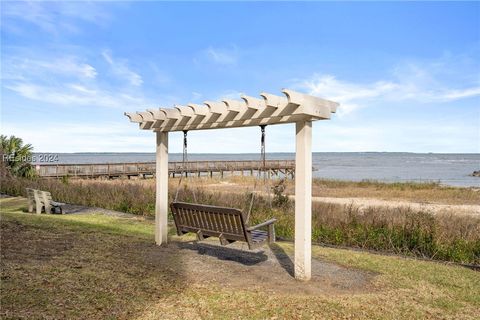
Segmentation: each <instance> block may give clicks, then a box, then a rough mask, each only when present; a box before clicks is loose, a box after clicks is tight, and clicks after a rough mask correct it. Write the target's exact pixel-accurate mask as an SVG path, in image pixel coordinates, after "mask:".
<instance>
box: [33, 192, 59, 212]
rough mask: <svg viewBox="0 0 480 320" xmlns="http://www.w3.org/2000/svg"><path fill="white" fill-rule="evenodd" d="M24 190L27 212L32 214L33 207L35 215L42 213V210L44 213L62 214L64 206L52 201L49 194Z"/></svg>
mask: <svg viewBox="0 0 480 320" xmlns="http://www.w3.org/2000/svg"><path fill="white" fill-rule="evenodd" d="M26 190H27V198H28V212H33V207H34V206H35V209H36V213H37V214H40V213H42V209H44V210H45V213H60V214H62V213H63V209H62V205H64V203H61V202H55V201H53V199H52V195H51V194H50V192H48V191H42V190H36V189H31V188H26ZM52 210H53V212H52Z"/></svg>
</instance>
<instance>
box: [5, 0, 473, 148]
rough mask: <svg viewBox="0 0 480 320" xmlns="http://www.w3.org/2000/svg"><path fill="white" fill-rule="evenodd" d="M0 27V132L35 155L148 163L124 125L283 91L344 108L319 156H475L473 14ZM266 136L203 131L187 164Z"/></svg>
mask: <svg viewBox="0 0 480 320" xmlns="http://www.w3.org/2000/svg"><path fill="white" fill-rule="evenodd" d="M1 15H2V17H1V18H2V19H1V37H2V39H1V40H2V45H1V62H2V69H1V79H2V80H1V126H2V129H1V132H2V134H8V135H10V134H14V135H18V136H20V137H22V138H23V139H24V140H25V141H27V142H29V143H32V144H33V145H34V147H35V150H36V151H39V152H82V151H83V152H109V151H114V152H153V151H154V143H155V142H154V140H155V139H154V134H153V133H151V132H148V131H146V132H143V131H140V130H139V129H138V127H137V126H136V125H135V124H132V123H129V121H128V119H127V118H126V117H125V116H123V112H124V111H137V110H138V111H141V110H144V109H147V108H154V107H171V106H173V105H174V104H187V103H189V102H193V103H201V102H203V101H206V100H215V99H221V98H225V97H229V98H238V97H239V96H240V94H248V95H252V96H258V94H259V93H260V92H262V91H265V92H270V93H274V94H280V90H281V89H282V88H291V89H294V90H298V91H302V92H305V93H309V94H314V95H318V96H320V97H324V98H327V99H331V100H335V101H338V102H340V103H341V107H340V109H339V112H338V113H337V114H336V115H335V116H334V117H333V118H332V120H330V121H317V122H315V123H314V144H313V149H314V151H318V152H322V151H407V152H445V153H447V152H476V153H478V152H480V4H479V3H478V2H476V3H475V2H472V3H467V2H462V3H446V2H437V3H416V2H408V3H379V2H366V3H359V2H353V3H347V2H340V3H330V2H326V3H324V2H315V3H313V2H301V3H300V2H295V3H293V2H292V3H285V2H281V3H274V2H263V3H259V2H256V3H251V2H250V3H249V2H246V3H231V2H230V3H226V2H210V3H199V2H195V3H188V2H183V3H173V2H138V3H128V2H87V3H86V2H68V3H56V2H2V10H1ZM258 131H259V130H258V128H242V129H229V130H215V131H199V132H192V133H191V134H190V144H189V147H190V151H191V152H232V153H235V152H258V149H259V146H258V140H259V137H258V134H259V132H258ZM267 135H268V137H267V151H269V152H292V151H294V148H295V146H294V128H293V126H292V125H282V126H271V127H269V128H268V129H267ZM180 149H181V142H180V135H179V134H172V138H171V144H170V150H171V151H172V152H179V151H180Z"/></svg>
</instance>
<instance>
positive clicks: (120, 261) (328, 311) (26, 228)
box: [0, 198, 480, 319]
mask: <svg viewBox="0 0 480 320" xmlns="http://www.w3.org/2000/svg"><path fill="white" fill-rule="evenodd" d="M0 206H1V227H2V229H1V230H2V248H1V249H2V250H1V254H2V259H1V311H0V315H1V317H2V319H13V318H15V319H16V318H28V319H37V318H50V319H52V318H55V319H57V318H67V319H76V318H82V319H118V318H122V319H199V318H204V319H210V318H214V319H231V318H244V319H310V318H311V319H318V318H340V319H371V318H373V319H415V318H417V319H425V318H431V319H437V318H442V319H443V318H445V319H479V318H480V311H479V310H480V273H479V272H476V271H472V270H469V269H466V268H462V267H458V266H451V265H445V264H441V263H434V262H424V261H416V260H412V259H404V258H400V257H391V256H382V255H374V254H369V253H362V252H354V251H349V250H339V249H330V248H323V247H318V246H315V247H314V248H313V256H314V257H315V258H317V259H323V260H328V261H331V262H335V263H338V264H340V265H343V266H347V267H350V268H359V269H363V270H369V271H372V272H374V273H376V274H378V275H377V276H375V277H374V280H373V283H372V288H371V289H370V290H368V291H365V292H356V293H353V292H352V293H343V294H318V295H305V294H291V293H283V292H281V290H279V291H276V292H267V291H263V290H262V289H261V288H255V289H245V290H238V289H232V288H229V286H228V284H227V285H224V286H220V285H218V284H214V283H211V282H207V281H205V282H202V281H197V282H196V283H195V284H190V283H188V282H186V281H185V277H186V275H185V274H184V273H182V270H181V268H179V265H180V264H181V261H173V260H172V261H169V262H168V263H169V264H168V266H169V267H165V264H162V266H163V267H160V266H159V264H158V260H155V259H154V257H153V258H152V257H151V256H152V254H151V253H152V252H155V250H160V249H161V248H157V247H156V246H155V245H154V236H153V222H152V221H150V220H142V219H129V218H119V217H113V216H105V215H100V214H99V215H95V214H94V215H62V216H60V215H35V214H28V213H25V212H24V210H25V208H26V202H25V200H24V199H22V198H6V199H0ZM171 240H172V241H177V238H176V236H174V235H173V234H172V236H171ZM279 245H280V246H281V247H282V248H283V249H284V250H285V251H286V252H292V250H293V248H292V244H291V243H279ZM211 269H212V270H213V271H215V270H214V269H215V265H212V267H211ZM212 270H205V272H212ZM238 276H239V277H241V276H242V275H238Z"/></svg>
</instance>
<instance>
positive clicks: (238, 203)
mask: <svg viewBox="0 0 480 320" xmlns="http://www.w3.org/2000/svg"><path fill="white" fill-rule="evenodd" d="M26 187H33V188H38V189H42V190H48V191H50V192H51V193H52V196H53V197H54V199H55V200H57V201H61V202H66V203H73V204H81V205H85V206H93V207H101V208H105V209H111V210H117V211H122V212H127V213H133V214H138V215H153V214H154V208H155V189H154V184H153V183H152V182H151V181H142V180H138V181H129V180H117V181H86V180H78V181H63V182H62V181H58V180H33V181H32V180H27V179H15V180H8V181H3V183H2V185H1V191H2V192H3V193H7V194H10V195H23V196H25V188H26ZM175 187H176V181H172V184H171V190H174V188H175ZM418 188H420V187H418ZM195 189H196V192H195V193H196V198H197V201H198V202H200V203H205V204H213V205H221V206H228V207H236V208H240V209H243V210H245V209H246V208H247V207H248V205H249V199H250V196H249V194H248V193H247V192H245V193H238V192H236V193H225V192H220V191H216V190H215V189H208V188H195ZM179 196H180V199H181V200H182V201H186V202H193V194H192V189H189V188H188V187H187V186H186V185H183V186H182V188H181V189H180V193H179ZM172 198H173V191H172V193H171V194H170V200H172ZM274 200H275V199H274ZM271 203H272V199H268V198H265V197H260V196H257V199H256V201H255V203H254V207H253V212H252V217H251V223H252V224H254V223H257V222H260V221H263V220H265V219H267V218H271V217H276V218H277V219H278V222H277V224H276V232H277V235H278V236H280V237H281V238H283V239H287V240H291V239H293V235H294V227H293V226H294V212H293V211H294V210H293V203H292V201H291V200H289V201H287V202H286V203H282V204H280V205H278V204H277V205H275V201H273V203H274V205H273V206H272V205H271ZM312 240H313V241H315V242H317V243H322V244H330V245H341V246H349V247H356V248H363V249H370V250H377V251H381V252H390V253H397V254H403V255H409V256H420V257H426V258H432V259H438V260H445V261H453V262H461V263H471V264H477V265H480V218H478V217H469V216H461V215H455V214H436V215H434V214H433V213H431V212H428V211H424V210H414V209H411V208H409V207H399V208H385V207H367V208H362V210H360V209H359V208H358V207H356V206H353V205H339V204H331V203H322V202H315V203H314V204H313V216H312Z"/></svg>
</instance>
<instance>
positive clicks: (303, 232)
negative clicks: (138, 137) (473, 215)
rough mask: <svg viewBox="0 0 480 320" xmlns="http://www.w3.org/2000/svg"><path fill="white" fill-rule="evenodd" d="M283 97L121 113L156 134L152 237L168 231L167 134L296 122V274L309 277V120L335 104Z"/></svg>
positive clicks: (290, 94)
mask: <svg viewBox="0 0 480 320" xmlns="http://www.w3.org/2000/svg"><path fill="white" fill-rule="evenodd" d="M282 92H283V93H284V95H285V96H277V95H273V94H268V93H261V94H260V96H261V97H262V98H255V97H250V96H242V97H241V100H230V99H228V100H223V101H206V102H204V104H203V105H199V104H188V105H186V106H175V107H174V108H159V109H148V110H146V111H141V112H136V113H129V112H125V115H126V116H127V117H128V118H129V119H130V121H131V122H136V123H139V125H140V129H143V130H152V131H154V132H155V133H156V136H157V144H156V202H155V241H156V243H157V245H161V244H163V243H166V242H167V234H168V227H167V226H168V224H167V223H168V221H167V218H168V133H169V132H173V131H183V130H189V131H190V130H206V129H222V128H238V127H251V126H259V125H274V124H282V123H295V124H296V133H295V136H296V150H295V261H294V265H295V278H297V279H299V280H309V279H310V278H311V256H312V248H311V239H312V234H311V233H312V228H311V227H312V121H315V120H327V119H330V117H331V114H332V113H334V112H335V111H336V109H337V107H338V105H339V104H338V103H336V102H333V101H329V100H325V99H321V98H318V97H314V96H311V95H306V94H303V93H299V92H296V91H292V90H288V89H284V90H282Z"/></svg>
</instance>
